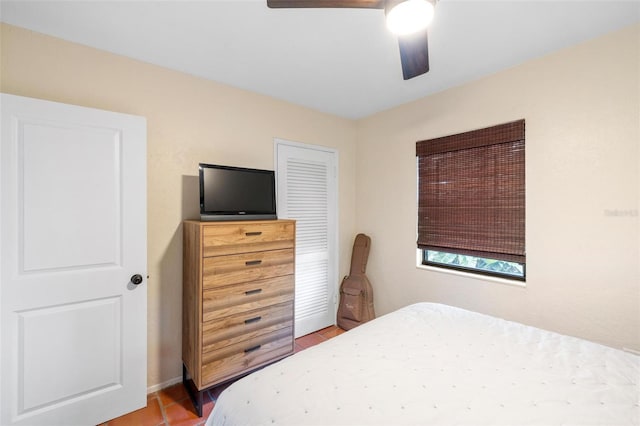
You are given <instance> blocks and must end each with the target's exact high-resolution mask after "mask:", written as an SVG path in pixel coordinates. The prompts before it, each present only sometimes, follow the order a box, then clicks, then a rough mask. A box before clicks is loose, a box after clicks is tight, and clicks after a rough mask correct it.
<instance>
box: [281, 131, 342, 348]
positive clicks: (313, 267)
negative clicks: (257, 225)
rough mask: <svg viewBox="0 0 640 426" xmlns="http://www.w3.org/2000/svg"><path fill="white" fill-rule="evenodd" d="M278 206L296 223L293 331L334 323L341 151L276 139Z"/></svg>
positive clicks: (298, 332) (313, 328)
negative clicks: (338, 153)
mask: <svg viewBox="0 0 640 426" xmlns="http://www.w3.org/2000/svg"><path fill="white" fill-rule="evenodd" d="M275 143H276V164H277V169H276V173H277V194H278V196H277V207H278V217H279V218H281V219H295V220H296V221H297V222H296V292H295V335H296V337H299V336H303V335H305V334H308V333H311V332H313V331H316V330H319V329H321V328H324V327H328V326H330V325H332V324H335V312H336V311H335V309H336V297H335V294H336V287H337V280H338V274H337V254H338V253H337V243H336V242H337V232H336V231H337V202H336V200H337V196H336V192H337V184H336V182H337V176H336V174H337V171H336V170H337V153H336V152H335V151H334V150H330V149H326V148H322V147H316V146H310V145H305V144H299V143H293V142H286V141H282V140H276V141H275Z"/></svg>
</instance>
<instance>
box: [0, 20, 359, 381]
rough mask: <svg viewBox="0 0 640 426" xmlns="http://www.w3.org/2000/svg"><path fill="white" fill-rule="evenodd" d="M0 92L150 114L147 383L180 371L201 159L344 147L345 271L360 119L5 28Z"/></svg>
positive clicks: (249, 161)
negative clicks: (189, 234)
mask: <svg viewBox="0 0 640 426" xmlns="http://www.w3.org/2000/svg"><path fill="white" fill-rule="evenodd" d="M1 38H2V44H1V49H2V51H1V55H2V56H1V67H0V72H1V74H0V77H1V79H0V91H2V92H4V93H11V94H15V95H20V96H28V97H34V98H41V99H48V100H53V101H58V102H65V103H70V104H76V105H84V106H89V107H94V108H101V109H106V110H112V111H118V112H124V113H129V114H136V115H141V116H144V117H146V119H147V135H148V140H147V153H148V161H147V170H148V272H149V281H148V296H149V297H148V384H149V386H156V385H159V384H162V383H165V382H167V381H170V380H172V379H175V378H176V377H179V376H180V375H181V372H182V370H181V298H182V287H181V285H182V231H181V229H182V228H181V221H182V220H183V219H185V218H194V217H197V216H198V213H199V212H198V198H197V197H198V187H197V185H198V183H197V166H198V162H210V163H221V164H229V165H237V166H245V167H256V168H267V169H273V167H274V164H273V138H274V137H278V138H282V139H287V140H293V141H298V142H304V143H310V144H317V145H324V146H328V147H332V148H336V149H337V150H338V151H339V164H340V169H339V179H340V181H339V190H340V193H339V203H340V217H339V229H340V230H341V237H340V252H341V254H342V255H341V257H340V273H341V274H344V273H346V272H348V269H349V257H350V254H351V244H352V238H353V233H354V229H355V228H354V221H353V218H354V198H355V172H354V164H355V140H356V124H355V122H353V121H350V120H345V119H341V118H337V117H334V116H330V115H326V114H321V113H318V112H315V111H312V110H309V109H305V108H302V107H299V106H295V105H292V104H289V103H285V102H281V101H277V100H275V99H272V98H269V97H266V96H261V95H257V94H254V93H250V92H247V91H242V90H239V89H235V88H232V87H229V86H225V85H222V84H217V83H213V82H210V81H206V80H203V79H199V78H196V77H192V76H189V75H186V74H182V73H179V72H175V71H170V70H167V69H164V68H160V67H157V66H153V65H149V64H145V63H142V62H138V61H134V60H131V59H127V58H124V57H122V56H117V55H112V54H109V53H106V52H103V51H99V50H96V49H92V48H88V47H84V46H80V45H77V44H73V43H68V42H65V41H62V40H60V39H56V38H52V37H48V36H44V35H41V34H37V33H34V32H31V31H27V30H24V29H20V28H17V27H13V26H9V25H4V24H3V25H2V33H1Z"/></svg>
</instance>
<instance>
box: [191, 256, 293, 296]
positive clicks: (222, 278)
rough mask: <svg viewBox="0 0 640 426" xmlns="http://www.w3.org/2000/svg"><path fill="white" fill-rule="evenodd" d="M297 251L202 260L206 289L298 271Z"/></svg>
mask: <svg viewBox="0 0 640 426" xmlns="http://www.w3.org/2000/svg"><path fill="white" fill-rule="evenodd" d="M293 258H294V257H293V249H284V250H271V251H260V252H255V253H243V254H233V255H228V256H217V257H207V258H205V259H204V260H203V261H202V285H203V288H204V289H205V290H207V289H210V288H213V287H218V286H222V285H230V284H237V283H241V282H246V281H255V280H261V279H265V278H272V277H279V276H282V275H290V274H293V272H294V264H293Z"/></svg>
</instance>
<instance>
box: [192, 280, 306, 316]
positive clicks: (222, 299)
mask: <svg viewBox="0 0 640 426" xmlns="http://www.w3.org/2000/svg"><path fill="white" fill-rule="evenodd" d="M294 286H295V280H294V276H293V275H285V276H282V277H276V278H269V279H266V280H258V281H250V282H246V283H241V284H237V285H233V286H228V287H217V288H213V289H210V290H207V291H205V292H203V294H202V320H203V321H204V322H208V321H213V320H218V319H222V318H225V317H227V316H229V315H236V314H241V313H243V312H248V311H253V310H256V309H261V308H266V307H269V306H272V305H278V304H280V303H285V302H289V301H293V296H294Z"/></svg>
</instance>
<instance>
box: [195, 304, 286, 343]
mask: <svg viewBox="0 0 640 426" xmlns="http://www.w3.org/2000/svg"><path fill="white" fill-rule="evenodd" d="M292 326H293V301H291V302H286V303H282V304H280V305H275V306H270V307H268V308H262V309H256V310H253V311H249V312H242V313H240V314H236V315H231V316H228V317H226V318H222V319H219V320H214V321H209V322H206V323H204V324H203V330H202V352H209V351H212V350H216V349H219V348H221V347H224V346H229V345H232V344H235V343H238V342H241V341H243V340H247V339H252V338H255V337H257V336H259V335H262V334H268V333H271V332H273V331H276V330H279V329H281V328H286V327H292Z"/></svg>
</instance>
